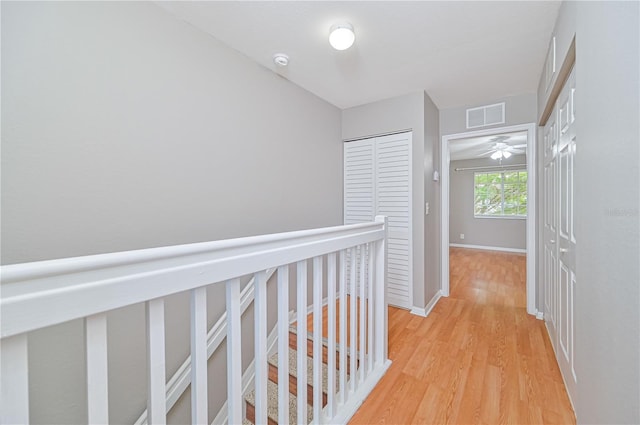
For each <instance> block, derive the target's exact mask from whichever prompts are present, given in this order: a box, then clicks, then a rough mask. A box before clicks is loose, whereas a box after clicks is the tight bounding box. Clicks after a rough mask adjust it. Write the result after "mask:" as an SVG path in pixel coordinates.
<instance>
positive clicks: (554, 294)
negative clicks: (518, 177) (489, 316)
mask: <svg viewBox="0 0 640 425" xmlns="http://www.w3.org/2000/svg"><path fill="white" fill-rule="evenodd" d="M556 117H557V110H556V109H555V108H554V110H553V112H552V113H551V116H550V117H549V121H547V124H546V125H545V127H544V138H543V146H544V154H543V160H544V177H543V178H544V182H543V187H544V192H543V193H544V211H543V233H544V236H543V238H544V244H543V247H544V254H543V257H542V261H543V263H542V264H543V276H544V317H545V321H546V324H547V329H548V331H549V338H550V339H551V343H552V344H553V347H554V349H556V350H557V346H556V345H557V344H556V343H557V320H556V318H557V306H558V301H557V298H558V260H557V259H558V244H557V243H558V224H557V222H558V213H557V204H558V202H557V199H558V190H557V187H558V184H557V150H558V126H557V120H556Z"/></svg>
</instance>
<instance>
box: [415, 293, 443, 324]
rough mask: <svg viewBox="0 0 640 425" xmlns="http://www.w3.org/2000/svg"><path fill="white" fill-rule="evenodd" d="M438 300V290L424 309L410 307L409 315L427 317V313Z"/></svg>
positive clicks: (439, 296) (440, 296) (439, 294)
mask: <svg viewBox="0 0 640 425" xmlns="http://www.w3.org/2000/svg"><path fill="white" fill-rule="evenodd" d="M440 298H442V291H441V290H438V292H436V294H435V295H434V296H433V298H431V301H429V303H428V304H427V306H426V307H425V308H420V307H412V308H411V314H415V315H416V316H422V317H427V316H428V315H429V313H431V310H433V307H435V306H436V304H437V303H438V300H439V299H440Z"/></svg>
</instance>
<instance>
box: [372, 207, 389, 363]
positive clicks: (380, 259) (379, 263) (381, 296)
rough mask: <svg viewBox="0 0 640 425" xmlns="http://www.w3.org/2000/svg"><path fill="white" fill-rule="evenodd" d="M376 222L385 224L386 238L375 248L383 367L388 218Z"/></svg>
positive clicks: (379, 348) (378, 334)
mask: <svg viewBox="0 0 640 425" xmlns="http://www.w3.org/2000/svg"><path fill="white" fill-rule="evenodd" d="M375 221H377V222H381V223H384V231H385V237H384V239H382V240H379V241H377V242H376V248H375V262H376V264H375V269H376V271H375V291H376V295H375V302H376V305H375V310H374V314H375V327H376V330H375V332H376V336H375V345H376V348H375V350H376V364H378V365H381V364H383V363H384V362H385V361H387V331H388V330H387V324H388V316H387V315H388V311H387V289H386V284H385V283H386V272H387V263H386V261H387V255H386V254H387V252H386V250H387V248H386V246H387V217H386V216H383V215H378V216H376V219H375Z"/></svg>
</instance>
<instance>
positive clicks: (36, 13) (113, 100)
mask: <svg viewBox="0 0 640 425" xmlns="http://www.w3.org/2000/svg"><path fill="white" fill-rule="evenodd" d="M2 89H3V90H2V130H3V133H2V175H1V177H2V199H1V201H2V229H1V230H2V263H3V264H10V263H18V262H25V261H34V260H41V259H51V258H61V257H68V256H77V255H86V254H94V253H103V252H110V251H119V250H130V249H137V248H145V247H153V246H162V245H171V244H179V243H188V242H197V241H206V240H215V239H223V238H229V237H237V236H243V235H252V234H259V233H271V232H278V231H285V230H293V229H302V228H312V227H319V226H327V225H336V224H340V223H341V221H342V195H341V194H342V190H341V188H342V144H341V133H340V132H341V114H340V111H339V110H338V109H337V108H335V107H333V106H332V105H330V104H328V103H326V102H324V101H322V100H320V99H319V98H317V97H315V96H314V95H312V94H310V93H309V92H306V91H305V90H303V89H301V88H299V87H297V86H295V85H293V84H291V83H289V82H288V81H286V80H285V79H283V78H281V77H279V76H277V75H276V74H274V73H272V72H271V71H269V70H267V69H265V68H262V67H260V66H258V65H257V64H255V63H254V62H252V61H250V60H248V59H247V58H245V57H244V56H242V55H240V54H238V53H236V52H235V51H233V50H231V49H229V48H227V47H225V46H224V45H223V44H222V43H220V42H218V41H217V40H215V39H213V38H212V37H210V36H209V35H206V34H204V33H202V32H200V31H198V30H196V29H194V28H193V27H192V26H190V25H188V24H186V23H184V22H182V21H180V20H178V19H176V18H174V17H173V16H172V15H170V14H169V13H167V12H166V11H165V10H163V9H161V8H159V7H158V6H156V5H154V4H152V3H143V2H119V3H106V2H105V3H97V2H91V3H81V2H77V3H72V2H69V3H63V2H55V3H53V2H52V3H13V2H2ZM210 294H211V297H210V307H211V313H210V317H209V320H210V322H212V321H214V320H215V319H217V315H216V312H218V311H219V310H220V303H219V302H218V301H219V299H220V294H219V293H217V292H215V291H213V292H210ZM186 305H188V301H187V300H186V298H185V297H175V298H174V299H171V300H169V301H168V305H167V318H168V319H170V320H168V322H171V323H168V328H167V343H168V347H169V351H168V352H167V359H168V375H169V376H170V375H171V373H172V372H173V371H174V370H175V369H176V368H177V367H178V365H179V363H181V362H182V361H183V360H184V358H185V356H186V354H185V353H186V351H187V350H188V343H187V345H185V341H188V331H186V330H187V329H188V328H187V326H188V325H187V323H188V322H186V320H188V318H187V317H185V316H186V312H187V307H186ZM143 318H144V313H143V309H142V307H141V306H133V307H130V308H127V309H123V310H121V311H119V312H117V313H114V314H112V315H110V317H109V339H110V344H111V347H110V351H109V365H110V368H111V372H110V383H111V384H112V391H111V393H110V405H111V406H110V410H111V412H110V413H111V420H112V421H113V422H114V423H125V422H133V421H134V420H135V419H136V418H137V416H138V414H139V413H140V412H141V410H142V409H143V408H144V404H145V402H144V400H145V399H146V390H145V377H144V373H145V372H144V370H145V363H144V362H145V360H144V338H143V335H144V333H143V332H144V327H143V325H144V319H143ZM250 319H251V318H250V314H249V316H248V317H247V320H250ZM185 335H187V337H186V338H185ZM29 344H30V348H31V355H30V366H31V367H32V368H33V369H32V373H31V375H30V382H31V387H32V389H31V399H32V422H34V423H45V422H46V423H55V422H68V423H81V422H86V408H85V407H84V403H83V400H84V397H85V396H84V372H83V371H82V369H83V365H84V355H83V349H82V347H83V329H82V324H81V323H80V322H73V323H70V324H68V325H64V326H57V327H55V328H52V329H48V330H45V331H40V332H36V333H34V334H32V335H30V337H29ZM248 345H249V344H248ZM222 349H223V350H224V347H222ZM215 361H222V362H224V356H222V357H221V358H220V359H218V360H215ZM245 363H246V359H245ZM212 370H215V368H213V369H212ZM225 379H226V378H225ZM217 382H218V383H220V384H221V385H216V386H214V387H213V389H212V396H211V400H210V411H211V412H212V414H214V413H215V411H216V410H217V407H219V405H220V403H221V394H222V393H224V391H225V390H224V386H222V384H224V379H220V378H219V377H218V378H217ZM210 388H211V387H210ZM185 404H186V408H185V409H186V410H180V411H178V412H173V413H172V418H173V420H174V421H176V422H184V421H185V420H186V421H188V417H189V416H188V415H189V413H188V404H189V402H188V399H187V401H186V403H185ZM185 412H186V413H185Z"/></svg>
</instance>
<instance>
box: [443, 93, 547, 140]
mask: <svg viewBox="0 0 640 425" xmlns="http://www.w3.org/2000/svg"><path fill="white" fill-rule="evenodd" d="M536 99H537V95H536V93H525V94H520V95H515V96H508V97H503V98H499V99H495V100H492V101H490V102H484V103H483V104H482V105H463V106H459V107H455V108H447V109H442V110H440V134H441V135H447V134H456V133H465V132H468V131H473V130H478V128H472V129H467V109H468V108H474V107H476V106H483V105H491V104H494V103H500V102H505V123H504V124H498V125H488V126H486V127H481V128H480V129H482V130H484V129H487V128H497V127H505V126H509V125H516V124H527V123H531V122H535V121H536V117H537V102H536Z"/></svg>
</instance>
